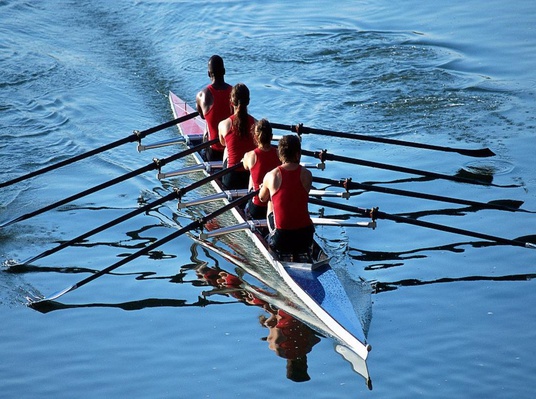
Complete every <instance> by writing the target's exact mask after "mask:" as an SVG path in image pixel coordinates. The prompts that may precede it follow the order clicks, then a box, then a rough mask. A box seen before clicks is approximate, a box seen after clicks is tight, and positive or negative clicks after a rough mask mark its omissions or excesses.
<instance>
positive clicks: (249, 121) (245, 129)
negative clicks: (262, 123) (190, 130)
mask: <svg viewBox="0 0 536 399" xmlns="http://www.w3.org/2000/svg"><path fill="white" fill-rule="evenodd" d="M248 104H249V89H248V88H247V86H246V85H245V84H243V83H238V84H236V85H235V86H234V87H233V90H231V105H232V106H233V110H234V113H233V115H231V116H230V117H229V118H227V119H225V120H223V121H221V122H220V123H219V125H218V132H219V138H220V143H221V145H223V146H224V147H226V155H225V154H224V157H223V158H224V159H223V166H224V167H231V166H234V165H236V164H238V163H240V162H242V158H243V157H244V154H245V153H246V152H248V151H251V150H253V149H254V148H255V147H256V146H255V142H254V140H253V130H254V128H255V122H256V121H255V118H253V117H252V116H251V115H249V114H248ZM222 183H223V185H224V187H225V188H226V189H227V190H234V189H241V188H247V187H248V183H249V172H248V171H247V170H245V169H244V168H243V167H239V168H237V169H235V170H234V171H232V172H231V173H227V174H226V175H225V176H223V178H222Z"/></svg>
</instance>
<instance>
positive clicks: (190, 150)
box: [0, 139, 218, 228]
mask: <svg viewBox="0 0 536 399" xmlns="http://www.w3.org/2000/svg"><path fill="white" fill-rule="evenodd" d="M217 141H218V139H214V140H211V141H206V142H204V143H201V144H199V145H197V146H195V147H192V148H188V149H186V150H184V151H181V152H179V153H177V154H175V155H172V156H170V157H167V158H164V159H156V158H155V159H153V162H151V163H150V164H148V165H146V166H143V167H141V168H139V169H136V170H133V171H132V172H128V173H126V174H124V175H122V176H119V177H116V178H115V179H112V180H109V181H107V182H104V183H101V184H98V185H96V186H94V187H91V188H88V189H87V190H84V191H81V192H79V193H78V194H73V195H71V196H70V197H67V198H64V199H62V200H60V201H57V202H54V203H53V204H50V205H47V206H45V207H43V208H41V209H38V210H36V211H33V212H28V213H26V214H24V215H21V216H19V217H17V218H15V219H12V220H10V221H8V222H5V223H2V224H0V228H4V227H7V226H9V225H11V224H14V223H17V222H21V221H23V220H27V219H30V218H32V217H34V216H37V215H40V214H42V213H44V212H47V211H50V210H51V209H54V208H57V207H59V206H62V205H65V204H67V203H69V202H72V201H76V200H77V199H80V198H82V197H85V196H87V195H90V194H93V193H96V192H97V191H100V190H103V189H105V188H108V187H111V186H113V185H115V184H118V183H121V182H123V181H125V180H128V179H130V178H132V177H134V176H138V175H140V174H142V173H145V172H148V171H150V170H155V169H158V170H160V168H161V167H162V166H164V165H166V164H168V163H169V162H172V161H176V160H177V159H180V158H183V157H185V156H187V155H190V154H193V153H194V152H198V151H199V150H201V149H203V148H205V147H208V146H210V145H211V144H214V143H216V142H217Z"/></svg>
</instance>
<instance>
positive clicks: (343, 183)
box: [313, 176, 535, 213]
mask: <svg viewBox="0 0 536 399" xmlns="http://www.w3.org/2000/svg"><path fill="white" fill-rule="evenodd" d="M313 181H314V182H316V183H321V184H329V185H331V186H339V187H344V188H346V189H347V190H365V191H376V192H379V193H385V194H393V195H400V196H404V197H413V198H422V199H426V200H432V201H440V202H450V203H453V204H460V205H467V206H473V207H477V208H482V209H498V210H502V211H510V212H527V213H535V212H534V211H527V210H525V209H519V207H520V206H521V205H522V204H523V201H516V200H499V201H491V202H478V201H471V200H465V199H460V198H452V197H445V196H443V195H435V194H426V193H419V192H415V191H408V190H400V189H396V188H389V187H382V186H374V185H371V184H363V183H358V182H353V181H352V179H342V180H334V179H327V178H324V177H317V176H314V177H313ZM506 204H508V205H506Z"/></svg>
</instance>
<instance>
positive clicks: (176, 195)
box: [10, 164, 240, 267]
mask: <svg viewBox="0 0 536 399" xmlns="http://www.w3.org/2000/svg"><path fill="white" fill-rule="evenodd" d="M239 165H240V164H238V166H239ZM238 166H236V167H231V168H227V169H223V170H221V171H219V172H218V173H214V174H212V175H210V176H207V177H205V178H203V179H200V180H198V181H196V182H195V183H193V184H190V185H189V186H186V187H183V188H177V189H174V190H173V192H172V193H169V194H168V195H166V196H164V197H162V198H159V199H157V200H156V201H153V202H150V203H148V204H146V205H144V206H142V207H140V208H137V209H135V210H133V211H131V212H129V213H127V214H125V215H123V216H120V217H118V218H116V219H114V220H111V221H109V222H108V223H105V224H103V225H102V226H99V227H96V228H94V229H92V230H90V231H88V232H86V233H84V234H81V235H79V236H78V237H75V238H73V239H71V240H69V241H65V242H63V243H61V244H59V245H57V246H55V247H54V248H51V249H48V250H46V251H44V252H42V253H40V254H38V255H35V256H33V257H31V258H29V259H26V260H25V261H22V262H21V263H16V264H13V265H10V267H14V266H20V265H27V264H30V263H32V262H35V261H36V260H39V259H42V258H44V257H46V256H50V255H52V254H54V253H56V252H58V251H60V250H62V249H64V248H67V247H69V246H71V245H73V244H75V243H77V242H80V241H82V240H85V239H86V238H89V237H91V236H93V235H95V234H97V233H100V232H102V231H104V230H106V229H109V228H111V227H113V226H115V225H117V224H119V223H122V222H124V221H126V220H128V219H131V218H133V217H134V216H136V215H139V214H142V213H145V212H149V211H150V210H151V209H154V208H155V207H157V206H159V205H162V204H164V203H165V202H168V201H171V200H174V199H178V200H181V198H182V197H183V196H184V195H185V194H186V193H188V192H189V191H192V190H194V189H196V188H198V187H200V186H202V185H204V184H207V183H209V182H211V181H212V180H216V179H219V178H221V177H222V176H223V175H225V174H227V173H229V172H231V171H233V170H234V169H236V168H237V167H238Z"/></svg>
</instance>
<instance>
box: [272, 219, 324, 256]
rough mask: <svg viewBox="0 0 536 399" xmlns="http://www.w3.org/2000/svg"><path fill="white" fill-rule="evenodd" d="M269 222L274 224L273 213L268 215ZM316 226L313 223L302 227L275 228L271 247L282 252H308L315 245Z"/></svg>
mask: <svg viewBox="0 0 536 399" xmlns="http://www.w3.org/2000/svg"><path fill="white" fill-rule="evenodd" d="M268 224H269V225H271V226H274V224H273V213H270V214H269V215H268ZM314 234H315V226H314V225H313V224H311V225H309V226H307V227H303V228H301V229H292V230H286V229H275V230H273V231H272V232H271V233H270V236H269V238H268V243H269V244H270V247H271V248H272V249H273V250H274V251H276V252H279V253H282V254H298V253H307V252H309V251H310V249H311V246H312V245H313V239H314Z"/></svg>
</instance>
